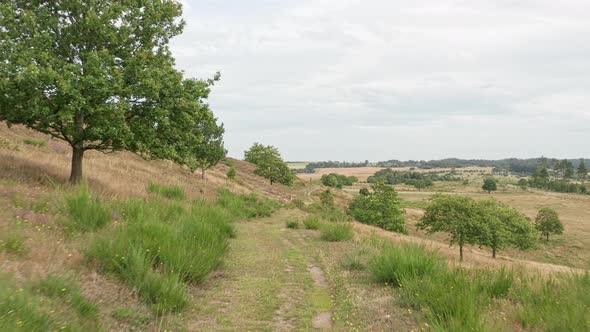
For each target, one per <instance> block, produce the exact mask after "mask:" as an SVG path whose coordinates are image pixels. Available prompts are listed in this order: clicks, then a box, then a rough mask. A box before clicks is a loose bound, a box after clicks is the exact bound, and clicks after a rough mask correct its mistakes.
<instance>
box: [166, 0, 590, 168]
mask: <svg viewBox="0 0 590 332" xmlns="http://www.w3.org/2000/svg"><path fill="white" fill-rule="evenodd" d="M183 3H184V19H185V21H186V23H187V25H186V28H185V31H184V33H183V34H182V35H181V36H179V37H176V38H175V39H174V40H173V42H172V45H171V46H172V51H173V54H174V56H175V57H176V60H177V66H178V67H179V68H180V69H182V70H184V71H185V73H186V75H187V76H190V77H197V78H208V77H212V76H213V75H214V73H215V72H216V71H220V72H221V75H222V77H221V81H220V82H219V83H218V84H216V85H215V86H214V87H213V90H212V93H211V96H210V99H209V104H210V105H211V108H212V110H213V111H214V112H215V114H216V115H217V116H218V117H219V120H220V121H221V122H223V123H224V125H225V128H226V134H225V143H226V147H227V149H228V151H229V153H228V154H229V155H230V156H232V157H238V158H242V157H243V151H244V150H246V149H247V148H248V147H249V146H251V145H252V144H253V143H254V142H259V143H262V144H265V145H274V146H276V147H278V148H279V150H280V151H281V153H282V155H283V157H284V159H286V160H291V161H295V160H298V161H319V160H347V161H360V160H366V159H368V160H370V161H380V160H389V159H398V160H409V159H414V160H430V159H441V158H449V157H457V158H478V159H479V158H481V159H499V158H505V157H520V158H525V157H539V156H542V155H543V156H548V157H556V158H577V157H582V156H584V157H590V149H589V147H590V144H589V143H590V1H587V0H577V1H576V0H560V1H555V0H461V1H459V0H456V1H452V0H436V1H433V0H429V1H425V0H249V1H244V0H197V1H195V0H183Z"/></svg>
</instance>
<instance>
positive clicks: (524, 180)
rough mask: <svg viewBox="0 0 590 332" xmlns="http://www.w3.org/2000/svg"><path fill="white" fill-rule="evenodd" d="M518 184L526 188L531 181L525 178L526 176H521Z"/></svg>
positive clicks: (521, 187) (523, 188)
mask: <svg viewBox="0 0 590 332" xmlns="http://www.w3.org/2000/svg"><path fill="white" fill-rule="evenodd" d="M517 184H518V186H519V187H520V189H522V190H526V189H527V187H528V185H529V182H528V181H527V179H525V178H520V179H519V180H518V183H517Z"/></svg>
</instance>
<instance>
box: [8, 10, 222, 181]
mask: <svg viewBox="0 0 590 332" xmlns="http://www.w3.org/2000/svg"><path fill="white" fill-rule="evenodd" d="M181 14H182V8H181V5H180V4H179V3H178V2H177V1H174V0H150V1H145V0H137V1H127V0H126V1H109V0H68V1H47V0H36V1H25V0H5V1H2V2H1V3H0V59H1V61H0V121H6V123H7V124H8V125H13V124H22V125H25V126H26V127H29V128H32V129H34V130H37V131H40V132H42V133H45V134H48V135H51V136H52V137H55V138H58V139H61V140H64V141H66V142H67V143H68V144H69V145H70V146H71V147H72V167H71V175H70V181H71V182H73V183H77V182H79V181H80V179H81V178H82V161H83V156H84V153H85V152H86V151H88V150H98V151H102V152H112V151H117V150H131V151H134V152H136V153H139V154H141V155H143V156H146V157H151V158H165V159H170V160H173V161H175V162H178V163H180V164H186V163H187V161H188V160H189V159H188V157H187V156H188V155H190V154H191V153H193V146H192V145H193V144H194V143H195V142H198V141H199V140H200V139H202V135H201V134H199V133H195V131H194V130H193V129H194V128H195V126H196V125H197V124H198V123H199V120H200V118H202V113H203V112H207V107H206V105H205V104H204V102H203V100H204V99H206V98H207V97H208V94H209V92H210V85H211V84H213V81H214V80H207V81H203V80H185V79H184V78H183V75H182V73H181V72H179V71H177V70H175V69H174V58H173V57H172V55H171V52H170V50H169V47H168V44H169V41H170V39H171V38H173V37H174V36H176V35H178V34H180V33H181V32H182V30H183V27H184V22H183V21H182V19H181ZM217 78H218V77H216V79H217Z"/></svg>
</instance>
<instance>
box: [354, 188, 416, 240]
mask: <svg viewBox="0 0 590 332" xmlns="http://www.w3.org/2000/svg"><path fill="white" fill-rule="evenodd" d="M372 189H373V191H372V192H369V193H365V194H360V195H358V196H357V197H355V199H354V200H353V201H352V202H351V203H350V206H349V210H350V212H351V214H352V216H353V217H354V218H355V219H356V220H358V221H360V222H362V223H365V224H370V225H375V226H378V227H381V228H383V229H386V230H389V231H394V232H399V233H407V230H406V226H405V221H404V216H403V211H402V209H401V208H400V206H401V199H400V198H399V196H398V195H397V192H396V191H395V189H394V188H393V187H391V186H388V185H385V184H382V183H376V184H373V185H372Z"/></svg>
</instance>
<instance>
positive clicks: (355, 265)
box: [340, 252, 367, 271]
mask: <svg viewBox="0 0 590 332" xmlns="http://www.w3.org/2000/svg"><path fill="white" fill-rule="evenodd" d="M340 264H341V265H342V266H343V267H344V268H346V269H348V270H356V271H362V270H365V269H366V268H367V262H366V259H365V257H364V255H363V254H362V253H361V252H356V253H349V254H346V255H344V257H343V258H342V261H341V262H340Z"/></svg>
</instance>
